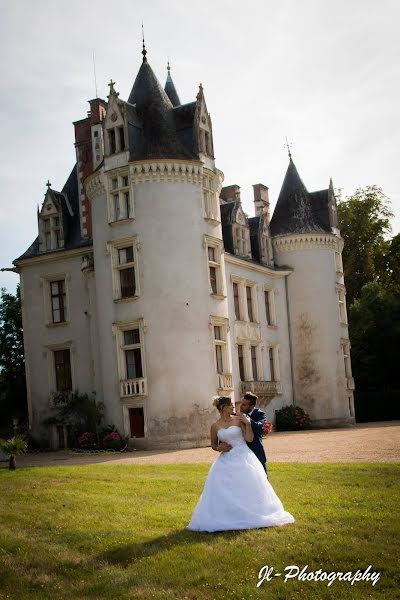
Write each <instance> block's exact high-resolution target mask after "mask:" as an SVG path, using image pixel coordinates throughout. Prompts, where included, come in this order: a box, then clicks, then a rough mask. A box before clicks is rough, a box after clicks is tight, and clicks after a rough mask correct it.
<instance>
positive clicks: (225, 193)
mask: <svg viewBox="0 0 400 600" xmlns="http://www.w3.org/2000/svg"><path fill="white" fill-rule="evenodd" d="M219 196H220V198H222V200H225V202H232V201H233V200H239V202H240V186H239V185H236V184H234V185H227V186H225V187H223V188H222V190H221V193H220V195H219Z"/></svg>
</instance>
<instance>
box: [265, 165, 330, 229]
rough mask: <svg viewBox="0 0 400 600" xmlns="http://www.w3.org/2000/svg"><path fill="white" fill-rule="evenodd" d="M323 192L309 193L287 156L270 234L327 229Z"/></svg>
mask: <svg viewBox="0 0 400 600" xmlns="http://www.w3.org/2000/svg"><path fill="white" fill-rule="evenodd" d="M326 192H327V191H326ZM324 193H325V191H324V192H314V193H311V194H310V193H309V192H308V191H307V189H306V186H305V185H304V183H303V182H302V180H301V178H300V176H299V174H298V172H297V169H296V167H295V165H294V163H293V161H292V159H290V162H289V166H288V169H287V172H286V175H285V179H284V181H283V184H282V188H281V191H280V194H279V198H278V201H277V203H276V206H275V210H274V214H273V216H272V219H271V223H270V230H271V234H272V235H273V236H276V235H285V234H291V233H313V232H330V231H331V226H330V223H329V217H328V220H327V219H326V215H325V212H324V211H325V209H324V208H323V205H324V202H325V196H323V194H324ZM326 198H327V196H326Z"/></svg>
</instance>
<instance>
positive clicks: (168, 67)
mask: <svg viewBox="0 0 400 600" xmlns="http://www.w3.org/2000/svg"><path fill="white" fill-rule="evenodd" d="M170 70H171V66H170V64H169V56H168V62H167V71H168V73H169V72H170Z"/></svg>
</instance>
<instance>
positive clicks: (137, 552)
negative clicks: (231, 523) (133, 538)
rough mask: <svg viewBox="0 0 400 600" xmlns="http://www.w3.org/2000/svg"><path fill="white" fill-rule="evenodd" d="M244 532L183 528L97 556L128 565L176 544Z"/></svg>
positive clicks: (194, 542) (189, 544) (110, 561)
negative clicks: (203, 530) (206, 531)
mask: <svg viewBox="0 0 400 600" xmlns="http://www.w3.org/2000/svg"><path fill="white" fill-rule="evenodd" d="M243 533H245V531H240V530H239V531H218V532H214V533H205V532H194V531H188V530H187V529H181V530H178V531H174V532H171V533H169V534H168V535H163V536H160V537H158V538H153V539H151V540H148V541H146V542H141V543H140V542H137V543H133V544H127V545H125V546H119V547H117V548H113V549H112V550H108V551H107V552H104V553H102V554H99V555H98V556H97V557H96V560H105V561H107V562H108V563H110V564H113V565H120V566H128V565H130V564H132V563H134V562H135V561H136V560H139V559H141V558H144V557H149V556H154V555H156V554H159V553H161V552H165V551H166V550H171V548H173V547H175V546H191V545H193V544H198V543H202V542H203V543H204V544H208V543H209V542H210V541H211V539H212V541H213V542H215V541H217V540H218V539H222V540H231V539H233V538H236V537H238V536H240V535H242V534H243ZM211 536H212V537H211Z"/></svg>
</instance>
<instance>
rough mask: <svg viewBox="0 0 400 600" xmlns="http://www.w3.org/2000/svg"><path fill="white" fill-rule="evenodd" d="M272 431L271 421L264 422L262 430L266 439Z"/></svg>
mask: <svg viewBox="0 0 400 600" xmlns="http://www.w3.org/2000/svg"><path fill="white" fill-rule="evenodd" d="M271 431H272V423H271V421H264V423H263V428H262V436H263V437H265V436H266V435H268V434H269V433H271Z"/></svg>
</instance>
